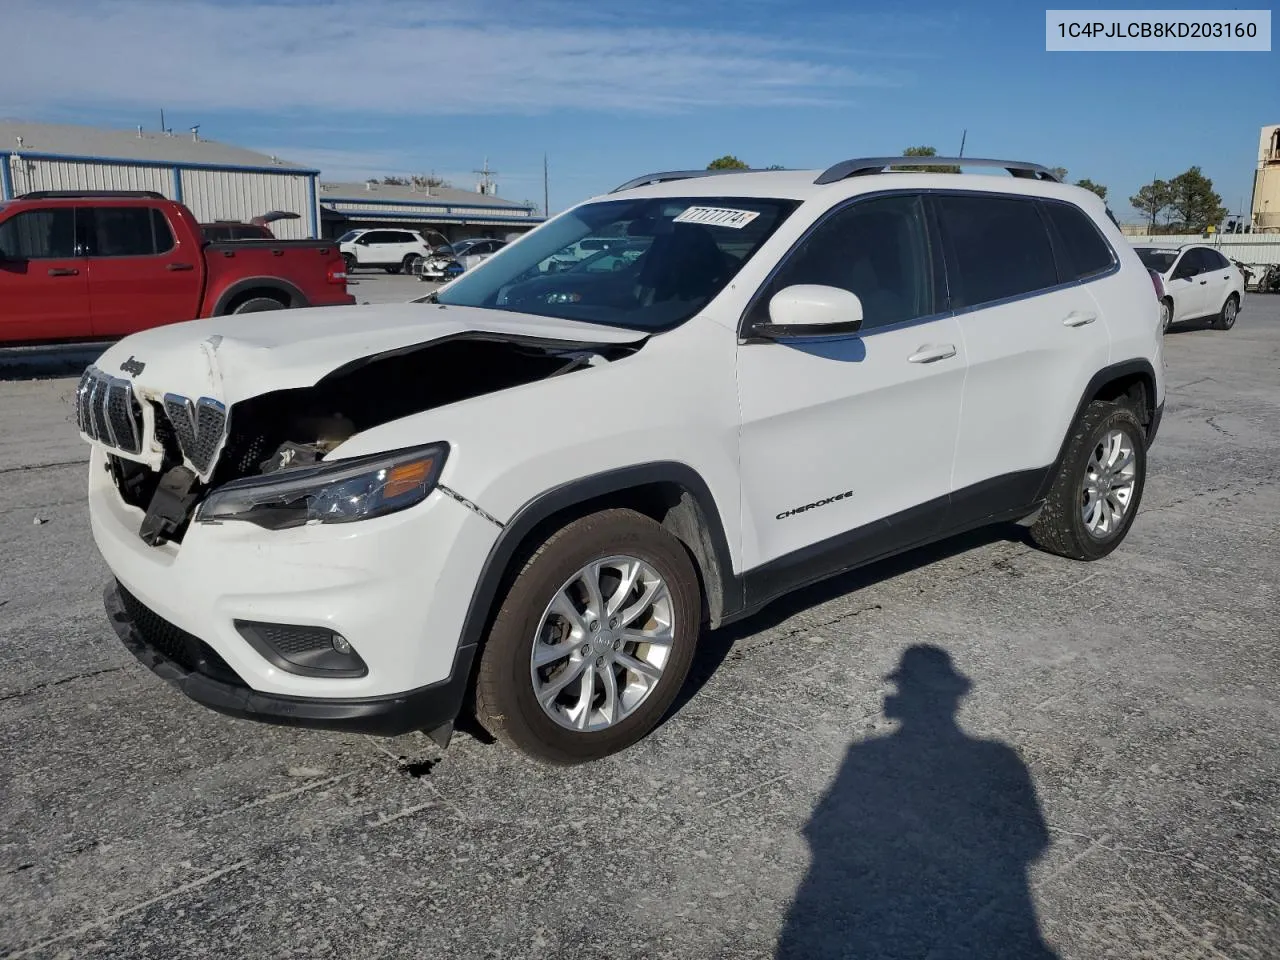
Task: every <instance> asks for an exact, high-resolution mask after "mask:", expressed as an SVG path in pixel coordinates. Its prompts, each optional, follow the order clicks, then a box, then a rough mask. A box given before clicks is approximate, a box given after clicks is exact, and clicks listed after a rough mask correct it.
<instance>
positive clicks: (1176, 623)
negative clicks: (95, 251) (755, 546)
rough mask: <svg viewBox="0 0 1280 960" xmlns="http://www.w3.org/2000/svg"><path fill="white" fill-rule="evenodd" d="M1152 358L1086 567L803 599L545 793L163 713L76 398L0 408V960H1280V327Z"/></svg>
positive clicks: (1011, 545)
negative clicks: (1114, 491)
mask: <svg viewBox="0 0 1280 960" xmlns="http://www.w3.org/2000/svg"><path fill="white" fill-rule="evenodd" d="M361 279H362V280H363V279H364V277H363V276H362V277H361ZM401 287H404V288H405V290H404V292H403V293H401V292H400V288H401ZM422 289H423V285H421V284H418V283H416V281H406V280H403V279H400V280H393V279H391V278H385V279H384V278H374V279H372V280H370V281H369V282H368V283H362V284H361V286H360V288H358V290H357V295H358V296H359V298H360V299H362V300H363V299H372V297H373V296H374V295H375V293H376V294H378V295H385V296H386V297H387V298H388V299H407V298H408V297H410V296H413V295H416V294H417V293H418V291H420V290H422ZM393 293H394V295H393ZM366 294H367V295H368V296H366ZM1167 354H1168V367H1169V369H1168V378H1169V379H1168V382H1169V385H1170V395H1169V400H1168V406H1167V410H1166V414H1165V420H1164V427H1163V429H1162V432H1161V435H1160V437H1159V440H1158V442H1157V444H1156V446H1155V447H1154V449H1153V451H1152V454H1151V460H1150V479H1149V482H1148V484H1147V491H1146V497H1145V500H1144V502H1143V504H1142V510H1141V513H1140V515H1139V517H1138V519H1137V522H1136V524H1135V526H1134V528H1133V530H1132V533H1131V535H1130V537H1129V539H1128V540H1127V542H1126V543H1125V544H1124V546H1123V547H1121V549H1119V550H1118V551H1117V552H1116V553H1114V554H1113V555H1112V556H1111V557H1109V558H1108V559H1106V560H1104V561H1102V562H1100V563H1097V564H1093V565H1083V564H1077V563H1073V562H1070V561H1067V560H1061V559H1058V558H1055V557H1051V556H1047V555H1044V554H1041V553H1038V552H1036V551H1035V550H1033V549H1031V548H1030V547H1029V546H1028V545H1027V544H1026V543H1025V542H1023V541H1022V540H1021V539H1020V538H1019V537H1018V536H1017V534H1016V532H1014V531H1006V530H1001V531H993V532H991V533H990V534H984V535H980V536H974V537H969V538H967V539H965V540H962V541H959V542H953V543H950V544H947V545H944V546H943V547H941V548H937V549H932V550H929V551H924V552H918V553H916V554H913V555H910V556H908V557H906V558H904V559H902V560H899V561H896V562H894V563H892V564H891V565H889V566H887V567H885V566H882V567H880V568H877V569H874V570H871V571H868V572H865V573H862V574H858V575H854V576H848V577H844V578H842V579H840V580H838V581H835V582H832V583H829V584H826V585H823V586H821V587H819V588H816V589H812V590H809V591H807V592H805V593H804V594H803V595H800V596H796V597H794V598H791V599H788V600H786V601H783V602H780V603H778V604H776V605H775V606H773V607H771V608H769V609H768V610H766V611H765V612H764V613H763V614H761V615H760V616H757V617H756V618H754V619H752V620H749V621H747V622H746V623H743V624H740V625H738V626H735V627H733V628H731V629H730V630H729V631H727V632H721V633H719V634H711V635H709V636H707V637H706V638H704V647H703V651H702V654H701V655H700V660H699V662H698V664H697V665H696V667H695V677H694V680H693V682H692V683H691V684H690V689H689V690H688V691H687V696H686V697H685V698H684V700H683V702H682V705H681V706H680V708H679V709H678V710H677V711H676V712H675V713H674V715H673V716H672V717H670V718H669V719H668V720H667V721H666V723H665V724H664V725H663V726H662V727H661V728H659V729H658V730H657V731H656V732H655V733H654V734H653V735H652V736H651V737H650V738H649V739H648V740H647V741H646V742H644V743H642V744H641V745H639V746H637V747H636V748H634V749H632V750H631V751H629V752H627V753H625V754H623V755H621V756H618V757H615V758H612V759H609V760H607V761H604V762H601V763H597V764H595V765H593V766H589V767H585V768H576V769H569V770H562V769H549V768H545V767H541V766H537V765H535V764H533V763H531V762H527V761H525V760H524V759H522V758H521V757H520V756H518V755H516V754H514V753H512V752H511V751H509V750H507V749H505V748H502V747H500V746H496V745H491V744H487V743H484V742H481V741H479V740H477V739H473V738H471V737H469V736H467V735H460V736H458V737H457V738H455V740H454V744H453V746H451V747H450V748H449V750H448V751H446V752H444V753H442V752H441V751H439V750H438V749H437V748H436V747H435V746H434V745H433V744H431V743H430V742H429V741H428V740H426V739H425V738H424V737H421V736H418V735H413V736H408V737H403V738H399V739H396V740H376V739H370V738H365V737H361V736H342V735H337V734H328V733H318V732H300V731H290V730H284V729H279V728H271V727H263V726H257V725H253V724H250V723H247V722H242V721H236V720H231V719H228V718H225V717H222V716H219V715H216V714H213V713H210V712H208V711H206V710H204V709H202V708H199V707H197V706H195V705H193V704H191V703H189V702H188V701H186V700H185V699H183V698H182V697H181V696H180V695H179V694H177V693H175V692H173V691H171V690H170V689H169V688H168V687H167V686H166V685H164V684H163V683H162V682H160V681H159V680H157V679H156V678H155V677H153V676H152V675H151V674H149V673H148V672H146V671H145V670H144V669H143V668H142V667H141V666H139V665H138V664H137V663H136V662H135V661H134V660H133V658H132V657H131V656H130V655H129V654H128V653H126V652H125V650H124V649H123V648H122V647H121V645H120V644H119V642H118V641H117V640H116V639H115V637H114V635H113V633H112V631H111V630H110V628H109V627H108V626H107V624H106V622H105V619H104V616H103V613H102V604H101V589H102V585H103V582H104V581H105V579H106V576H107V573H106V570H105V568H104V567H103V565H102V563H101V562H100V561H99V559H98V557H97V555H96V553H95V551H94V549H93V546H92V543H91V540H90V536H89V531H88V528H87V519H86V510H85V504H84V494H83V488H84V484H85V480H84V472H85V468H84V466H83V462H82V461H83V460H84V459H85V454H86V451H85V447H84V446H83V445H82V444H81V443H80V442H79V440H78V439H77V438H76V435H75V430H74V426H73V425H72V423H71V410H70V407H69V406H68V398H69V397H70V395H71V392H72V390H73V388H74V383H75V381H74V379H67V378H57V379H44V380H9V381H3V380H0V481H2V483H0V543H2V544H3V550H2V551H0V811H2V813H0V954H2V955H4V956H11V957H27V956H38V957H77V958H78V957H121V958H123V957H130V958H134V957H146V958H150V957H154V958H158V960H170V958H174V957H219V958H227V957H237V958H238V957H329V956H335V957H352V958H367V957H442V958H443V957H495V958H497V957H501V958H511V957H573V958H578V957H606V956H607V957H634V958H641V957H681V958H686V957H687V958H708V957H735V958H736V957H767V956H771V955H773V954H774V953H775V951H776V952H777V953H778V954H780V955H781V956H785V957H796V958H809V957H820V956H850V957H859V958H861V957H886V958H906V957H915V958H922V957H926V956H927V957H930V958H940V957H952V956H965V957H975V958H984V960H985V958H991V957H998V956H1017V957H1029V956H1047V955H1048V954H1047V953H1046V952H1045V951H1044V949H1043V948H1039V947H1036V946H1035V941H1036V939H1037V927H1038V931H1039V934H1038V935H1039V936H1042V937H1043V939H1044V941H1045V942H1046V943H1047V944H1048V945H1049V947H1050V948H1051V949H1052V950H1053V951H1054V952H1056V954H1057V955H1058V956H1060V957H1063V958H1096V957H1115V958H1139V957H1142V958H1157V957H1158V958H1219V960H1221V958H1224V957H1231V958H1268V957H1272V958H1273V957H1276V956H1278V955H1280V947H1278V946H1277V944H1280V697H1278V695H1277V690H1280V665H1278V662H1277V647H1278V641H1280V627H1278V623H1280V617H1278V616H1277V614H1280V597H1278V591H1280V585H1278V584H1280V372H1278V371H1280V297H1271V298H1267V297H1259V296H1254V297H1250V298H1249V299H1248V300H1247V301H1246V303H1245V309H1244V312H1243V314H1242V316H1241V319H1240V321H1239V323H1238V324H1237V326H1236V329H1235V330H1233V331H1231V332H1229V333H1220V332H1216V331H1212V330H1206V329H1196V330H1190V331H1180V332H1177V333H1173V334H1170V336H1169V337H1168V338H1167ZM37 521H41V522H37ZM918 644H933V645H935V646H937V647H939V648H941V649H942V650H945V651H946V652H947V653H948V654H949V655H950V657H951V658H952V661H953V663H954V666H955V668H956V669H957V670H959V671H960V672H962V673H963V674H964V675H965V676H966V677H967V678H968V679H969V681H970V683H971V689H970V691H969V693H968V696H967V697H966V698H965V699H964V701H963V703H962V705H961V706H960V709H959V724H960V726H959V728H956V727H954V726H952V725H951V723H950V719H951V702H952V701H951V700H950V699H949V695H948V694H947V693H946V692H945V690H944V688H943V686H942V685H943V683H944V682H945V681H946V680H947V677H946V671H945V669H943V664H941V663H940V662H939V661H937V660H936V659H931V658H930V656H929V655H927V654H926V655H920V654H918V653H910V654H907V653H906V652H907V651H908V648H910V647H912V646H913V645H918ZM904 654H906V660H905V672H906V677H907V679H906V680H904V682H903V684H902V685H901V687H900V688H899V690H898V695H897V696H893V697H891V698H890V699H889V700H888V701H886V699H885V697H886V693H889V692H892V691H893V689H894V688H893V687H892V686H891V685H890V684H888V683H887V682H886V681H885V680H884V679H883V678H884V677H885V676H886V674H889V673H890V672H891V671H893V670H894V668H895V666H897V665H898V664H899V663H900V662H903V659H904ZM956 692H958V691H956ZM886 714H887V715H888V716H886ZM889 717H892V718H894V719H889ZM899 721H901V726H900V725H899Z"/></svg>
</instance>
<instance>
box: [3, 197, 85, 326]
mask: <svg viewBox="0 0 1280 960" xmlns="http://www.w3.org/2000/svg"><path fill="white" fill-rule="evenodd" d="M75 216H76V214H75V209H74V208H73V207H70V206H56V207H46V208H44V209H34V210H32V209H27V210H23V211H21V212H20V213H16V214H13V215H12V216H10V217H8V218H7V219H5V220H3V221H0V343H5V342H7V343H20V342H22V341H29V340H67V339H87V338H89V337H90V336H91V335H92V325H91V322H90V313H89V282H88V277H87V275H86V270H85V266H86V262H85V260H84V258H83V257H81V256H78V252H79V251H78V250H77V249H76V224H75Z"/></svg>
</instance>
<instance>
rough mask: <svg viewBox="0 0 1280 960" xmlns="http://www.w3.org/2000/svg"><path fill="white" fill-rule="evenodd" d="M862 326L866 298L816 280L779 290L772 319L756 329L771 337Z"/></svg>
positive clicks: (772, 304) (843, 331)
mask: <svg viewBox="0 0 1280 960" xmlns="http://www.w3.org/2000/svg"><path fill="white" fill-rule="evenodd" d="M861 326H862V301H861V300H859V299H858V295H857V294H856V293H851V292H849V291H848V290H842V289H840V288H839V287H826V286H822V285H820V284H816V283H798V284H795V285H794V286H790V287H786V288H784V289H782V290H779V291H778V292H777V293H775V294H774V295H773V298H772V299H771V300H770V301H769V322H768V323H758V324H756V325H755V329H754V330H753V331H752V333H753V334H754V335H755V336H757V337H764V338H765V339H769V340H788V339H791V338H794V337H837V336H841V335H843V334H849V333H856V332H857V331H858V329H859V328H860V327H861Z"/></svg>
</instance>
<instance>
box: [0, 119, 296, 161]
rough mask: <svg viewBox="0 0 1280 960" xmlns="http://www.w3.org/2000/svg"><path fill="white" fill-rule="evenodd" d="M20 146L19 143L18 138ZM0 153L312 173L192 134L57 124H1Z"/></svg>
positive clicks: (3, 121) (13, 121)
mask: <svg viewBox="0 0 1280 960" xmlns="http://www.w3.org/2000/svg"><path fill="white" fill-rule="evenodd" d="M19 137H21V138H22V142H21V143H19V142H18V138H19ZM0 153H16V154H40V153H43V154H53V155H55V156H61V157H83V158H86V159H109V160H139V161H144V162H147V163H173V164H179V165H181V164H200V165H205V166H214V167H255V168H274V167H279V168H281V170H282V171H283V170H296V171H297V172H299V173H309V172H312V171H311V170H310V169H309V168H307V167H304V166H301V165H299V164H296V163H289V162H288V161H285V160H280V159H278V158H276V157H271V156H268V155H267V154H265V153H258V152H256V151H254V150H246V149H244V148H243V147H233V146H229V145H227V144H225V143H218V142H216V141H213V140H205V139H200V140H195V139H193V138H192V136H191V133H190V132H189V131H188V132H184V133H179V132H177V131H176V130H175V131H174V133H173V135H172V136H169V135H167V134H164V133H159V132H158V131H155V130H145V129H144V130H143V131H142V136H141V137H139V136H138V131H137V130H136V129H134V130H103V129H100V128H98V127H80V126H71V125H69V124H58V123H30V122H28V121H26V120H0Z"/></svg>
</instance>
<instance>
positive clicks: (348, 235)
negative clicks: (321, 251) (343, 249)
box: [338, 230, 360, 243]
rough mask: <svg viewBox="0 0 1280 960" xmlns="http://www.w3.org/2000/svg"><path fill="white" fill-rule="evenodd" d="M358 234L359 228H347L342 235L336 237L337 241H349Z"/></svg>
mask: <svg viewBox="0 0 1280 960" xmlns="http://www.w3.org/2000/svg"><path fill="white" fill-rule="evenodd" d="M358 236H360V231H359V230H348V231H347V232H346V233H344V234H343V235H342V236H340V237H339V238H338V242H339V243H350V242H351V241H352V240H354V239H355V238H356V237H358Z"/></svg>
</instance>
